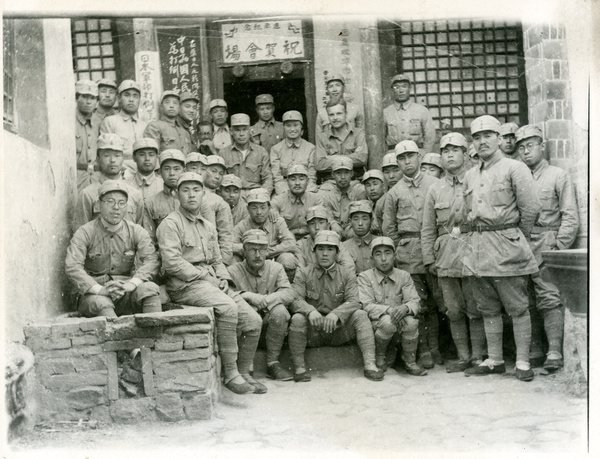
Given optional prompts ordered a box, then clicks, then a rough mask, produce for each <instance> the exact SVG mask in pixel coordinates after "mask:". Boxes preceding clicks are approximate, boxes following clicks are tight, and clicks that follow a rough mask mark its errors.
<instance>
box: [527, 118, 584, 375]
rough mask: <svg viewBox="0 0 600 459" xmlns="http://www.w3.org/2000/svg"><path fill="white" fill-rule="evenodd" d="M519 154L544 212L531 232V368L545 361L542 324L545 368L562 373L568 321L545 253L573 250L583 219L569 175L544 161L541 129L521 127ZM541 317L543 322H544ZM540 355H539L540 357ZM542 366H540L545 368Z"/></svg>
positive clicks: (528, 126) (531, 126)
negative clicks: (545, 350) (536, 270)
mask: <svg viewBox="0 0 600 459" xmlns="http://www.w3.org/2000/svg"><path fill="white" fill-rule="evenodd" d="M516 138H517V151H518V153H519V154H520V155H521V159H522V160H523V162H524V163H525V164H526V165H527V167H529V170H530V171H531V175H533V181H534V188H535V191H536V192H537V196H538V197H539V199H540V201H541V203H542V212H541V213H540V216H539V218H538V220H537V221H536V223H535V225H534V226H533V229H532V230H531V240H530V242H529V246H530V247H531V250H532V251H533V254H534V256H535V259H536V262H537V264H538V267H539V270H540V272H539V274H532V275H531V280H532V283H533V291H534V292H535V305H534V306H533V308H532V307H531V306H530V314H531V327H532V336H531V337H532V342H531V354H532V356H531V359H530V361H531V364H532V366H536V365H535V363H534V359H537V358H538V356H540V357H541V359H539V360H543V359H544V357H543V353H542V349H541V338H542V334H543V332H542V330H541V328H542V327H541V325H542V324H541V323H540V322H541V321H542V320H543V327H544V329H545V331H546V337H547V338H548V354H547V358H546V359H545V362H543V365H544V368H545V369H546V370H548V371H554V370H558V369H559V368H562V366H563V356H562V352H561V351H562V341H563V331H564V317H563V310H562V307H561V306H562V305H561V300H560V292H559V291H558V289H557V288H556V286H555V285H554V284H553V283H552V282H551V278H550V276H549V274H548V271H547V270H546V266H545V264H544V262H543V260H542V251H544V250H565V249H568V248H570V247H571V246H572V245H573V242H574V241H575V237H576V236H577V229H578V227H579V218H578V216H577V203H576V202H575V196H574V193H573V185H572V184H571V180H570V179H569V176H568V174H567V173H566V172H565V171H564V170H563V169H560V168H558V167H554V166H550V165H549V164H548V161H547V160H546V159H544V141H543V137H542V131H541V130H540V128H538V127H536V126H533V125H530V124H528V125H526V126H523V127H521V128H520V129H519V130H518V131H517V134H516ZM540 315H541V318H540ZM536 354H538V355H536ZM536 363H538V362H536ZM541 364H542V362H539V365H541Z"/></svg>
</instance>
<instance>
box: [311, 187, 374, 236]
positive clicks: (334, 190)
mask: <svg viewBox="0 0 600 459" xmlns="http://www.w3.org/2000/svg"><path fill="white" fill-rule="evenodd" d="M326 185H329V184H326ZM319 195H320V196H321V200H322V201H323V206H324V207H325V208H326V209H327V210H328V211H329V214H330V215H331V216H332V217H333V220H335V221H336V222H337V223H338V224H339V225H340V227H341V231H342V233H343V234H341V236H342V237H349V236H350V235H351V234H352V233H351V231H352V228H351V227H350V223H349V221H350V218H349V215H348V212H349V211H350V203H351V202H352V201H360V200H361V199H365V187H364V186H363V185H362V184H360V183H355V184H353V185H350V187H349V188H348V189H347V190H346V191H345V192H342V191H340V189H339V188H338V187H337V186H336V185H332V186H328V187H326V188H325V186H322V187H321V190H320V191H319ZM332 229H333V230H334V231H337V230H336V229H334V228H332Z"/></svg>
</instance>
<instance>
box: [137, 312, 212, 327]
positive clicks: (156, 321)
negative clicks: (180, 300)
mask: <svg viewBox="0 0 600 459" xmlns="http://www.w3.org/2000/svg"><path fill="white" fill-rule="evenodd" d="M134 317H135V322H136V324H137V325H138V326H139V327H144V328H148V327H162V326H165V327H168V326H172V325H183V324H194V323H210V322H211V321H212V310H210V311H208V310H207V309H206V308H186V309H176V310H172V311H166V312H153V313H150V314H135V316H134Z"/></svg>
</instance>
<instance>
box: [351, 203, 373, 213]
mask: <svg viewBox="0 0 600 459" xmlns="http://www.w3.org/2000/svg"><path fill="white" fill-rule="evenodd" d="M356 212H364V213H365V214H369V215H370V214H371V213H372V212H373V203H372V202H371V201H367V200H366V199H363V200H361V201H352V202H351V203H350V206H349V208H348V215H349V216H350V215H352V214H355V213H356Z"/></svg>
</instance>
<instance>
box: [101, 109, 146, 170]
mask: <svg viewBox="0 0 600 459" xmlns="http://www.w3.org/2000/svg"><path fill="white" fill-rule="evenodd" d="M147 125H148V123H146V122H145V121H142V120H141V119H140V118H139V116H138V115H137V113H136V114H135V115H132V116H130V115H128V114H126V113H125V112H123V111H119V112H117V113H116V114H114V115H111V116H107V117H106V118H104V121H102V124H100V134H111V133H112V134H117V135H118V136H119V137H121V139H122V140H123V145H124V148H123V158H125V160H126V161H129V162H130V163H131V162H132V161H131V158H133V144H134V142H135V141H136V140H138V139H141V138H143V137H144V129H146V126H147ZM126 164H127V163H126ZM133 167H134V168H135V167H136V165H135V163H133Z"/></svg>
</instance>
